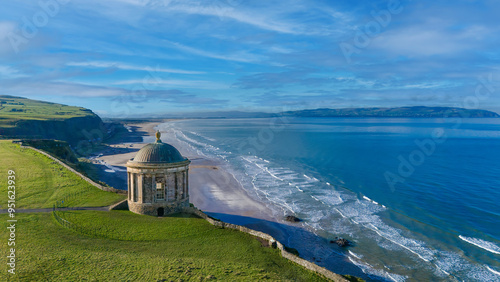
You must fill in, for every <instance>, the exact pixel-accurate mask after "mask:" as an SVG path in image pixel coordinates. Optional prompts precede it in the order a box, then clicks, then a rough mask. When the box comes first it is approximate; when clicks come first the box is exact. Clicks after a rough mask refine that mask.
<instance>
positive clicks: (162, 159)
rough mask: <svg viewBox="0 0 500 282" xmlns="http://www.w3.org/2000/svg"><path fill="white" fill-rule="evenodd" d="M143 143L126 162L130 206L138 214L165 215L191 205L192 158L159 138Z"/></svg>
mask: <svg viewBox="0 0 500 282" xmlns="http://www.w3.org/2000/svg"><path fill="white" fill-rule="evenodd" d="M160 137H161V133H160V132H159V131H158V132H156V142H154V143H151V144H148V145H146V146H144V147H143V148H142V149H141V150H139V152H138V153H137V155H135V157H134V158H133V159H131V160H130V161H128V162H127V174H128V207H129V210H130V211H132V212H135V213H138V214H147V215H153V216H163V215H166V214H172V213H177V212H181V211H182V208H183V207H188V206H189V190H188V170H189V164H190V163H191V161H189V160H188V159H187V158H184V157H183V156H182V155H181V153H179V151H177V149H175V148H174V147H173V146H172V145H169V144H166V143H163V142H162V141H161V140H160Z"/></svg>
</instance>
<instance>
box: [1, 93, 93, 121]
mask: <svg viewBox="0 0 500 282" xmlns="http://www.w3.org/2000/svg"><path fill="white" fill-rule="evenodd" d="M92 115H93V113H92V112H90V111H87V110H85V109H84V108H80V107H74V106H66V105H61V104H55V103H49V102H43V101H37V100H31V99H25V98H20V97H11V96H0V126H5V127H12V126H13V122H15V121H17V120H58V119H67V118H73V117H84V116H92Z"/></svg>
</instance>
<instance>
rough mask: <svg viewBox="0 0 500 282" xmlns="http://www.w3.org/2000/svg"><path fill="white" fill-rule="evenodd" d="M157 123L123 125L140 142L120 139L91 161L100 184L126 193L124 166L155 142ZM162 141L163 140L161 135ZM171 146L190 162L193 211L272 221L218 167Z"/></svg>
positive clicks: (265, 210) (229, 176)
mask: <svg viewBox="0 0 500 282" xmlns="http://www.w3.org/2000/svg"><path fill="white" fill-rule="evenodd" d="M158 124H159V123H158V122H147V123H140V124H127V125H126V126H127V127H128V128H129V130H130V131H131V132H130V135H132V136H142V137H144V138H140V139H143V140H141V141H139V140H137V141H136V142H132V141H130V140H131V139H127V138H124V140H121V141H123V142H121V141H119V142H117V143H116V144H111V145H110V147H109V148H108V149H107V150H105V151H103V152H98V153H97V156H95V157H94V158H92V160H94V161H95V162H96V163H97V164H99V166H100V167H101V168H102V170H103V173H102V174H101V175H102V177H101V181H104V182H106V183H108V184H110V185H111V186H113V187H115V188H117V189H123V190H126V185H127V183H126V169H127V168H126V166H125V165H126V163H127V161H128V160H130V159H132V158H133V157H134V156H135V154H137V152H138V151H139V150H140V149H141V148H142V147H144V146H145V145H146V144H148V143H150V142H153V141H154V140H155V137H154V135H155V132H156V127H157V126H158ZM162 134H163V137H162V139H164V141H165V139H167V138H168V136H166V134H167V133H165V132H163V133H162ZM172 145H174V146H175V147H176V148H177V149H178V150H179V151H180V152H181V154H182V155H183V156H184V157H187V158H188V159H190V160H191V165H190V167H189V168H190V170H189V194H190V201H191V203H193V204H194V205H195V206H196V207H197V208H199V209H201V210H202V211H205V212H209V213H218V214H227V215H235V216H243V217H251V218H257V219H264V220H270V221H275V220H276V219H274V218H273V217H272V216H271V214H272V212H271V211H270V210H269V209H268V208H267V207H266V206H265V205H263V204H262V203H260V202H258V201H256V200H254V199H252V198H251V197H250V196H249V195H248V194H247V193H246V192H245V190H244V189H243V187H241V184H240V183H239V182H238V181H237V180H236V179H235V178H234V177H233V176H232V175H231V174H230V173H229V172H227V171H225V170H223V169H221V166H220V164H218V163H216V162H215V161H213V160H208V159H206V158H204V157H203V156H200V155H196V154H193V152H189V151H187V150H185V148H182V147H180V146H176V144H172Z"/></svg>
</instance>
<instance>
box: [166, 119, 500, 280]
mask: <svg viewBox="0 0 500 282" xmlns="http://www.w3.org/2000/svg"><path fill="white" fill-rule="evenodd" d="M163 130H165V131H167V132H169V133H170V135H171V136H172V137H175V138H176V139H178V140H180V141H181V142H183V143H184V144H185V145H186V146H189V147H190V148H191V149H192V150H196V151H197V152H198V153H199V154H202V155H205V156H206V157H208V158H216V159H219V160H223V161H224V162H225V163H226V164H227V168H228V169H229V170H230V171H231V172H232V173H233V174H234V175H235V177H236V178H237V179H238V180H239V181H240V182H241V183H242V185H243V187H244V188H245V189H246V190H247V191H249V193H250V194H251V195H254V196H256V197H258V198H260V199H261V200H262V201H264V202H266V203H267V204H269V205H270V206H271V207H272V208H273V210H275V212H276V214H277V215H285V214H290V213H293V214H296V215H297V216H299V217H300V218H303V219H304V220H305V223H304V227H305V228H308V229H309V230H311V231H313V232H314V233H315V234H318V235H319V236H321V237H323V238H325V239H327V240H329V239H332V238H334V237H336V236H341V237H345V238H348V239H350V240H352V241H354V242H355V244H356V245H355V246H354V247H351V248H349V249H348V250H344V251H341V252H339V251H338V250H336V249H331V250H330V249H328V248H330V247H328V246H327V245H325V246H323V247H321V248H316V249H315V252H316V253H309V254H308V255H310V256H313V255H315V256H316V257H319V256H322V257H323V260H322V262H323V264H324V266H325V267H328V268H329V269H331V270H333V271H336V272H340V273H347V274H354V275H358V276H362V277H363V278H365V279H368V280H387V281H405V280H406V281H431V280H432V281H439V280H443V281H448V280H449V281H454V280H459V281H462V280H465V281H500V204H499V202H500V119H450V120H443V119H343V118H274V119H234V120H226V119H221V120H215V119H213V120H187V121H180V122H174V123H167V124H164V125H163ZM327 240H326V241H327ZM291 244H292V246H293V247H297V248H298V249H299V251H300V247H301V246H300V244H301V243H300V241H293V240H292V241H291ZM294 244H295V245H294ZM306 256H307V255H306ZM334 260H342V261H344V262H345V263H349V264H352V265H354V266H355V267H354V268H348V267H345V265H340V266H339V265H334V264H332V261H334ZM319 264H321V262H320V263H319ZM353 269H354V270H353ZM353 271H354V272H355V273H352V272H353Z"/></svg>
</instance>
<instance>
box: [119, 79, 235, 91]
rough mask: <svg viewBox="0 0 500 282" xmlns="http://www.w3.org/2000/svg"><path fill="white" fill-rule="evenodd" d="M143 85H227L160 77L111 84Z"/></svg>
mask: <svg viewBox="0 0 500 282" xmlns="http://www.w3.org/2000/svg"><path fill="white" fill-rule="evenodd" d="M132 84H138V85H144V86H145V87H146V88H149V87H152V86H154V87H155V88H156V87H183V88H195V89H227V88H229V86H228V85H226V84H223V83H217V82H212V81H206V80H181V79H160V78H153V77H151V78H147V79H130V80H121V81H116V82H114V83H113V85H132Z"/></svg>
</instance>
